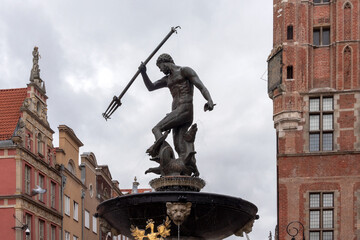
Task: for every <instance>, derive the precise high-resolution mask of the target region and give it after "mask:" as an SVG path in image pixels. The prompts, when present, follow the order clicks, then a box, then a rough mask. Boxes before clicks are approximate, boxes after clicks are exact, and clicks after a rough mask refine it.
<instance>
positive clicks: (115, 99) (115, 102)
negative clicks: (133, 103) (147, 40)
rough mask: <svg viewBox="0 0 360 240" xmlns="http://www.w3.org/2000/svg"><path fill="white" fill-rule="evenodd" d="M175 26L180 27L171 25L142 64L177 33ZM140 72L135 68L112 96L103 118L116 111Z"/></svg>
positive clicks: (106, 118)
mask: <svg viewBox="0 0 360 240" xmlns="http://www.w3.org/2000/svg"><path fill="white" fill-rule="evenodd" d="M177 28H181V27H180V26H177V27H172V28H171V30H170V32H169V33H168V34H167V35H166V37H165V38H164V39H163V40H162V41H161V43H160V44H159V45H158V46H157V47H156V48H155V50H154V51H153V52H152V53H151V54H150V56H149V57H148V58H147V59H146V60H145V61H144V62H143V64H144V65H146V64H147V63H148V62H149V61H150V59H151V58H152V57H153V56H154V55H155V54H156V52H157V51H159V49H160V48H161V47H162V45H164V43H165V42H166V41H167V40H168V39H169V38H170V36H171V35H172V34H173V33H177V31H176V29H177ZM139 74H140V69H138V70H137V72H136V73H135V75H134V76H133V77H132V78H131V80H130V82H129V83H128V84H127V85H126V87H125V89H124V90H123V91H122V92H121V94H120V95H119V96H118V97H117V96H114V97H113V99H112V101H111V103H110V104H109V106H108V108H107V109H106V111H105V112H104V113H103V114H102V115H103V117H104V118H105V120H106V121H107V120H108V119H110V116H111V115H112V114H113V113H114V112H115V111H116V109H117V108H118V107H120V106H121V101H120V100H121V98H122V97H123V96H124V94H125V93H126V91H127V90H128V89H129V87H130V86H131V85H132V84H133V82H134V81H135V79H136V78H137V76H138V75H139Z"/></svg>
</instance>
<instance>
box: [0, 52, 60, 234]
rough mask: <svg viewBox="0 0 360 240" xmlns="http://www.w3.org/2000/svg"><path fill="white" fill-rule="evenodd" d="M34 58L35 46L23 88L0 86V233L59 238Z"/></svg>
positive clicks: (56, 187)
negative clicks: (28, 80)
mask: <svg viewBox="0 0 360 240" xmlns="http://www.w3.org/2000/svg"><path fill="white" fill-rule="evenodd" d="M38 59H39V55H38V51H37V47H35V48H34V51H33V67H32V69H31V74H30V82H29V83H28V84H27V87H26V88H18V89H4V90H0V164H1V168H0V216H1V217H0V234H1V237H0V238H1V239H16V240H24V239H27V240H35V239H40V240H45V239H50V240H58V239H60V232H61V222H62V215H61V205H60V189H61V176H60V172H59V171H58V170H57V169H56V168H55V158H54V154H53V152H54V151H53V149H54V148H53V144H52V141H53V133H54V131H53V130H52V129H51V128H50V125H49V123H48V121H47V104H46V100H47V96H46V90H45V83H44V82H43V80H42V79H41V78H40V70H39V65H38ZM36 189H37V190H36ZM39 189H41V190H43V189H47V191H46V192H45V193H39V192H41V191H38V190H39Z"/></svg>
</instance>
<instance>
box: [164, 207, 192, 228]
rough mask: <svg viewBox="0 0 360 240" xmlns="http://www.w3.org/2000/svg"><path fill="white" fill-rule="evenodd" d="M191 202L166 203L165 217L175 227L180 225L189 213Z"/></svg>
mask: <svg viewBox="0 0 360 240" xmlns="http://www.w3.org/2000/svg"><path fill="white" fill-rule="evenodd" d="M191 205H192V203H191V202H187V203H171V202H167V203H166V209H167V211H166V212H167V215H168V216H169V217H170V218H171V220H172V221H173V222H174V223H175V224H176V225H178V226H179V225H181V224H182V223H183V222H184V221H185V219H186V218H187V216H189V215H190V212H191Z"/></svg>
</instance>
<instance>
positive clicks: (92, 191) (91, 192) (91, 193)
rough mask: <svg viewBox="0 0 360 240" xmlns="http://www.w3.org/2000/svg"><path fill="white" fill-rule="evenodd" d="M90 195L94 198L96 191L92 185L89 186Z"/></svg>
mask: <svg viewBox="0 0 360 240" xmlns="http://www.w3.org/2000/svg"><path fill="white" fill-rule="evenodd" d="M89 194H90V197H91V198H92V197H93V196H94V189H93V185H92V184H91V183H90V184H89Z"/></svg>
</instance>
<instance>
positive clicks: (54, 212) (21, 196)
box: [0, 194, 63, 219]
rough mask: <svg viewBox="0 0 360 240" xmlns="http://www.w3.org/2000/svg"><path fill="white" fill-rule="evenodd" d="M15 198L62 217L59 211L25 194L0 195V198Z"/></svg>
mask: <svg viewBox="0 0 360 240" xmlns="http://www.w3.org/2000/svg"><path fill="white" fill-rule="evenodd" d="M17 198H19V199H22V200H24V201H27V202H29V203H31V204H33V205H34V206H35V207H37V208H40V209H41V210H43V211H45V212H47V213H50V214H52V215H54V216H56V217H58V218H60V219H62V217H63V216H62V215H61V213H60V212H59V211H56V210H54V209H51V208H49V207H47V206H45V205H44V204H42V203H39V202H37V201H35V200H34V199H32V198H31V197H30V196H28V195H26V194H19V195H5V196H0V199H17ZM26 210H28V209H26Z"/></svg>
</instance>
